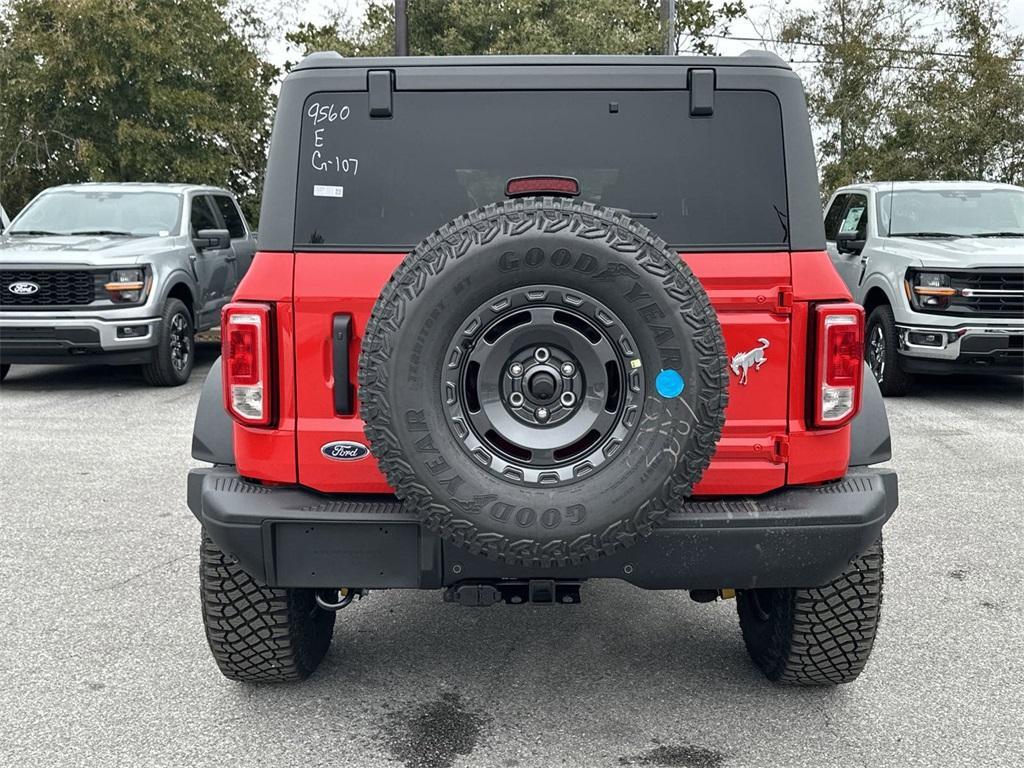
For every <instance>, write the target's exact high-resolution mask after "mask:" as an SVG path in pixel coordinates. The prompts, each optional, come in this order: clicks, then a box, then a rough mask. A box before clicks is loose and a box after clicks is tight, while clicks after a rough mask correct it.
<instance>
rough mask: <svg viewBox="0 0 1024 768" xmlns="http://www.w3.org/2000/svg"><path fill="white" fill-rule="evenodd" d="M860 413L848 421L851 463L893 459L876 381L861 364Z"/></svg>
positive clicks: (886, 417)
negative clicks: (862, 382) (862, 378)
mask: <svg viewBox="0 0 1024 768" xmlns="http://www.w3.org/2000/svg"><path fill="white" fill-rule="evenodd" d="M863 376H864V384H863V386H862V388H861V400H860V413H858V414H857V415H856V416H855V417H854V419H853V421H852V422H851V424H850V427H851V429H850V466H851V467H866V466H868V465H869V464H880V463H881V462H883V461H889V459H891V458H892V436H891V435H890V433H889V417H888V416H887V415H886V412H885V400H883V399H882V391H881V390H880V389H879V388H878V382H877V381H875V377H874V376H873V375H872V373H871V371H870V370H869V369H868V367H867V366H866V365H865V366H864V372H863Z"/></svg>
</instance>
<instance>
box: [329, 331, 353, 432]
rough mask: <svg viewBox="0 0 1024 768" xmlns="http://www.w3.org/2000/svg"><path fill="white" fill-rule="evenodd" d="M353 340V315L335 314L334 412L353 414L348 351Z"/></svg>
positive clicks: (332, 345)
mask: <svg viewBox="0 0 1024 768" xmlns="http://www.w3.org/2000/svg"><path fill="white" fill-rule="evenodd" d="M351 340H352V316H351V315H335V316H334V320H333V322H332V325H331V359H332V368H333V371H332V372H333V373H334V412H335V413H336V414H339V415H343V416H349V415H351V414H352V384H351V383H350V382H349V378H348V367H349V366H348V353H349V347H350V346H351Z"/></svg>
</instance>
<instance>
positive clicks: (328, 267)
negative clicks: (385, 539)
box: [295, 252, 792, 495]
mask: <svg viewBox="0 0 1024 768" xmlns="http://www.w3.org/2000/svg"><path fill="white" fill-rule="evenodd" d="M403 256H404V254H381V253H323V252H316V253H298V254H297V255H296V260H295V345H296V346H295V355H296V358H295V359H296V373H295V375H296V391H297V394H298V402H297V417H298V422H297V430H296V431H297V452H298V467H299V482H300V483H302V484H303V485H306V486H309V487H311V488H315V489H317V490H321V491H324V492H344V493H390V492H391V488H390V487H389V486H388V484H387V482H386V480H385V479H384V477H383V475H382V474H381V472H380V471H379V469H378V467H377V464H376V461H375V459H374V458H373V457H372V455H371V456H367V457H366V458H362V459H357V460H351V461H344V460H336V459H331V458H328V457H327V456H325V455H324V454H323V453H322V450H321V449H322V447H323V446H324V445H326V444H328V443H331V442H334V441H339V440H345V441H353V442H358V443H363V444H365V443H366V442H367V441H366V437H365V433H364V425H363V421H362V419H361V418H359V416H358V402H359V393H358V388H357V387H355V385H356V381H355V379H356V374H355V372H356V371H357V370H358V368H357V365H358V356H359V346H360V343H361V341H362V336H363V332H364V330H365V328H366V323H367V320H368V319H369V315H370V312H371V310H372V309H373V305H374V302H375V301H376V299H377V296H378V295H379V294H380V292H381V290H382V288H383V286H384V285H385V283H386V282H387V280H388V278H389V277H390V276H391V273H392V272H393V271H394V268H395V267H396V266H397V265H398V264H399V263H400V262H401V260H402V258H403ZM683 258H684V259H685V260H686V262H687V263H688V264H689V265H690V267H691V268H692V269H693V271H694V273H695V274H696V275H697V277H698V278H699V279H700V280H701V282H702V283H703V285H704V287H705V289H706V290H707V291H708V294H709V296H710V298H711V301H712V304H713V305H714V307H715V309H716V310H717V312H718V316H719V320H720V322H721V324H722V329H723V333H724V335H725V342H726V349H727V353H728V357H729V359H730V361H731V360H732V359H733V357H734V356H735V355H737V354H742V353H745V352H750V351H751V350H754V349H755V348H762V347H764V344H763V342H762V341H760V340H761V339H764V340H765V341H767V347H765V348H764V351H763V356H764V357H763V359H764V362H763V363H762V364H761V366H760V367H759V368H758V367H757V366H756V364H751V365H750V367H749V370H748V371H747V383H746V384H743V385H741V384H739V383H738V382H739V375H738V374H735V373H733V372H731V371H730V374H729V378H730V392H729V406H728V409H727V411H726V416H727V420H726V425H725V429H724V431H723V434H722V439H721V441H720V442H719V445H718V450H717V452H716V454H715V458H714V460H713V461H712V463H711V466H710V467H709V469H708V470H707V471H706V473H705V475H704V479H703V480H702V481H701V482H700V484H699V485H698V486H697V487H696V488H695V493H697V494H715V495H718V494H728V495H736V494H756V493H764V492H766V491H769V490H772V489H774V488H778V487H780V486H782V485H784V484H785V481H786V466H785V463H784V457H783V455H782V454H783V453H784V448H783V447H781V446H784V438H785V435H786V426H787V417H788V397H789V387H788V382H789V364H790V361H789V356H790V323H789V317H790V312H791V308H790V307H789V306H788V300H789V297H790V296H791V295H792V292H791V278H790V258H789V254H788V253H784V252H783V253H725V254H723V253H714V254H686V255H684V256H683ZM338 297H345V298H344V299H340V298H338ZM339 313H346V314H349V315H350V316H351V318H352V343H351V346H350V349H349V358H350V359H349V370H350V371H352V372H353V373H352V375H351V377H350V378H351V381H350V384H351V385H352V386H353V388H354V391H355V406H356V408H355V412H354V413H353V414H351V415H338V414H335V412H334V396H333V392H334V385H335V382H334V377H333V364H332V362H333V361H332V343H331V329H332V324H333V318H334V316H335V314H339ZM740 370H742V368H740ZM780 440H781V441H782V442H780Z"/></svg>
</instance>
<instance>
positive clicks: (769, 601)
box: [736, 538, 883, 685]
mask: <svg viewBox="0 0 1024 768" xmlns="http://www.w3.org/2000/svg"><path fill="white" fill-rule="evenodd" d="M882 560H883V556H882V540H881V538H879V539H878V540H877V541H876V542H875V543H874V544H872V545H871V546H870V547H868V549H867V551H865V552H864V553H863V554H861V555H860V556H858V557H857V558H856V559H855V560H854V561H853V562H852V563H850V565H849V566H848V567H847V569H846V571H844V572H843V574H842V575H841V576H839V577H838V578H837V579H835V580H834V581H832V582H831V583H830V584H826V585H825V586H823V587H815V588H811V589H753V590H746V591H743V592H740V593H739V595H738V596H737V603H736V608H737V610H738V612H739V616H740V629H741V630H742V631H743V641H744V642H745V643H746V646H747V651H748V652H749V653H750V657H751V659H753V661H754V663H755V664H756V665H757V667H758V668H759V669H760V670H761V671H762V672H763V673H764V674H765V676H766V677H767V678H768V679H769V680H772V681H773V682H777V683H782V684H785V685H836V684H838V683H849V682H852V681H853V680H856V679H857V676H858V675H859V674H860V673H861V671H862V670H863V669H864V665H865V664H866V663H867V660H868V656H870V654H871V647H872V645H873V644H874V641H875V633H876V631H877V629H878V620H879V617H880V615H881V610H882Z"/></svg>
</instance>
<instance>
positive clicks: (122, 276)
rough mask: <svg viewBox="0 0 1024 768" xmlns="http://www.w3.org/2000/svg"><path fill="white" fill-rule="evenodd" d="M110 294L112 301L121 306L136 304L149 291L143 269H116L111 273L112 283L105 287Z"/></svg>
mask: <svg viewBox="0 0 1024 768" xmlns="http://www.w3.org/2000/svg"><path fill="white" fill-rule="evenodd" d="M103 287H104V288H106V290H107V293H108V294H110V300H111V301H114V302H117V303H119V304H136V303H138V302H139V301H141V300H142V299H143V298H144V297H145V295H146V292H147V291H148V290H149V284H148V280H147V279H146V273H145V271H144V270H142V269H138V268H131V269H115V270H114V271H113V272H111V273H110V282H109V283H107V284H106V285H104V286H103Z"/></svg>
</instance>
